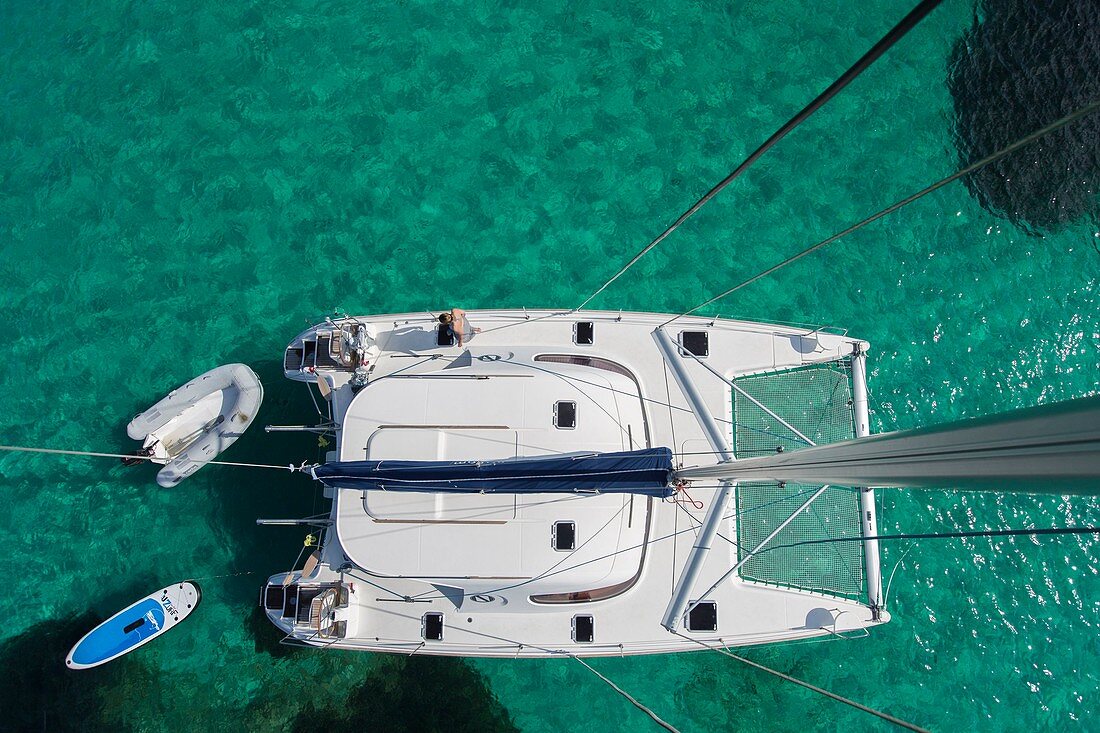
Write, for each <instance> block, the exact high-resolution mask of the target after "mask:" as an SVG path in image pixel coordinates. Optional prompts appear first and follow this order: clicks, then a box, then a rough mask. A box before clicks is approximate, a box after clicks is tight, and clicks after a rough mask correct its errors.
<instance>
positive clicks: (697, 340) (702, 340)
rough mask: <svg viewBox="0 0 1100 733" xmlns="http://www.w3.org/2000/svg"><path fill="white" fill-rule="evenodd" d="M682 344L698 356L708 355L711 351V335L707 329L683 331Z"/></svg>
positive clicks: (685, 349)
mask: <svg viewBox="0 0 1100 733" xmlns="http://www.w3.org/2000/svg"><path fill="white" fill-rule="evenodd" d="M680 346H682V347H683V348H684V351H687V352H688V353H691V354H695V355H696V356H707V355H708V354H709V353H710V336H709V335H708V334H707V332H706V331H681V332H680Z"/></svg>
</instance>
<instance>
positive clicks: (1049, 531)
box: [758, 527, 1100, 555]
mask: <svg viewBox="0 0 1100 733" xmlns="http://www.w3.org/2000/svg"><path fill="white" fill-rule="evenodd" d="M1037 535H1100V527H1041V528H1039V529H987V530H980V531H974V532H921V533H914V534H881V535H873V536H870V537H863V536H860V537H827V538H825V539H820V540H802V541H800V542H791V543H789V544H785V545H774V546H772V547H766V548H764V549H763V550H761V551H760V553H758V554H761V555H762V554H764V553H765V552H771V551H773V550H783V549H787V548H791V547H801V546H802V545H823V544H826V543H829V542H863V541H865V540H878V541H880V542H884V541H887V540H946V539H959V538H962V539H966V538H969V537H1019V536H1023V537H1030V536H1037Z"/></svg>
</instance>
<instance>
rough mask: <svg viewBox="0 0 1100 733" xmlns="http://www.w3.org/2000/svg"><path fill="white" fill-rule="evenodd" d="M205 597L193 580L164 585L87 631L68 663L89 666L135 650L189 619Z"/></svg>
mask: <svg viewBox="0 0 1100 733" xmlns="http://www.w3.org/2000/svg"><path fill="white" fill-rule="evenodd" d="M201 598H202V593H201V591H200V590H199V587H198V585H196V584H195V583H193V582H190V581H184V582H181V583H175V584H173V585H170V586H167V587H165V588H162V589H161V590H158V591H157V592H156V593H152V594H150V595H148V596H146V597H145V598H143V599H141V600H140V601H138V602H137V603H134V604H132V605H130V606H127V607H126V608H124V609H123V610H121V611H119V612H118V613H116V614H115V615H114V616H111V618H109V619H107V620H106V621H104V622H103V623H101V624H100V625H99V626H96V627H95V628H94V629H92V630H91V631H89V632H88V633H87V634H85V635H84V638H82V639H81V640H80V641H78V642H77V643H76V645H75V646H73V648H72V650H71V651H70V652H69V656H68V657H67V658H66V659H65V664H66V666H68V667H69V668H70V669H88V668H90V667H96V666H99V665H100V664H105V663H107V662H109V661H111V660H112V659H117V658H118V657H121V656H122V655H123V654H126V653H128V652H132V651H133V650H134V649H137V648H138V647H139V646H142V645H143V644H146V643H148V642H150V641H152V640H153V639H155V638H156V637H158V636H160V635H161V634H163V633H164V632H165V631H168V629H170V628H172V627H173V626H175V625H176V624H178V623H179V622H180V621H182V620H183V619H185V618H187V616H189V615H190V614H191V612H192V611H193V610H195V607H196V606H198V604H199V600H200V599H201Z"/></svg>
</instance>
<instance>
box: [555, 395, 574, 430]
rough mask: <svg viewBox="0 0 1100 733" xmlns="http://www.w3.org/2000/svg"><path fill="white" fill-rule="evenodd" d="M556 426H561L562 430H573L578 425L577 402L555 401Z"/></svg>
mask: <svg viewBox="0 0 1100 733" xmlns="http://www.w3.org/2000/svg"><path fill="white" fill-rule="evenodd" d="M554 427H556V428H561V429H562V430H572V429H573V428H575V427H577V403H576V402H566V401H564V400H563V401H561V402H555V403H554Z"/></svg>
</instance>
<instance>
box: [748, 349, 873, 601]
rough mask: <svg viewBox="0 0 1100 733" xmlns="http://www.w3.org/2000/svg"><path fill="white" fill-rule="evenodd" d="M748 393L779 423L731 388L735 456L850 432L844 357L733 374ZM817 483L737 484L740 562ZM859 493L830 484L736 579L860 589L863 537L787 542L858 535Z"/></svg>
mask: <svg viewBox="0 0 1100 733" xmlns="http://www.w3.org/2000/svg"><path fill="white" fill-rule="evenodd" d="M734 383H735V384H736V385H737V386H738V387H740V388H741V389H742V390H744V391H745V392H746V393H747V394H748V395H750V396H751V397H753V398H755V400H757V401H758V402H760V403H761V404H763V405H765V406H766V407H767V408H768V410H771V412H773V413H775V415H777V416H778V417H780V418H782V419H783V420H785V421H786V422H787V423H789V424H790V425H791V427H793V428H794V429H795V430H797V431H798V432H797V433H796V432H795V430H792V429H791V428H789V427H787V426H785V425H783V424H782V423H781V422H780V421H779V420H777V419H776V418H775V417H773V416H772V415H770V414H768V412H767V411H766V410H764V409H762V408H761V407H760V406H759V405H757V404H755V403H754V402H753V401H752V400H750V399H749V398H748V397H746V396H745V395H742V394H740V393H739V392H738V391H737V390H734V392H733V400H734V404H733V410H734V437H735V443H736V455H737V457H738V458H751V457H753V456H762V455H770V454H773V453H775V452H776V450H777V449H779V448H782V449H783V450H788V451H789V450H798V449H799V448H805V447H807V446H808V445H809V443H807V441H806V440H804V438H803V437H800V436H799V435H798V433H801V434H802V436H804V437H805V438H808V439H809V440H811V441H813V442H814V443H816V444H818V445H823V444H826V443H835V442H837V441H840V440H848V439H850V438H854V437H855V429H854V421H853V412H852V379H851V362H850V360H849V359H844V360H840V361H835V362H828V363H825V364H815V365H812V366H806V367H800V368H798V369H791V370H787V371H782V372H771V373H766V374H754V375H752V376H747V377H741V378H740V379H736V380H734ZM818 488H820V487H819V486H808V485H804V484H787V485H786V486H782V487H781V486H780V485H779V484H777V483H775V482H770V483H768V482H752V483H742V484H739V485H738V487H737V509H738V515H737V516H738V520H737V521H738V527H737V535H738V546H739V550H738V554H739V557H738V560H742V559H744V558H745V556H746V555H748V553H749V552H751V551H752V550H753V549H754V548H755V547H757V546H758V545H759V544H760V543H761V542H763V540H764V538H765V537H767V536H768V535H769V534H771V532H772V531H773V530H775V529H776V528H777V527H778V526H779V525H780V524H782V523H783V522H784V521H785V520H786V519H787V518H788V517H790V516H791V514H792V513H793V512H794V511H795V510H796V509H798V507H800V506H801V505H802V503H803V502H805V501H806V500H807V499H809V498H810V497H811V496H812V495H813V493H814V492H815V491H816V490H817V489H818ZM860 534H861V527H860V507H859V495H858V493H857V492H856V491H854V490H852V489H850V488H847V487H830V488H828V489H826V490H825V492H824V493H822V494H821V496H819V497H818V498H817V499H815V500H814V502H813V503H812V504H810V506H809V507H807V508H806V509H804V510H803V511H802V513H800V514H799V515H798V516H797V517H795V519H794V520H793V521H792V522H791V523H790V524H788V525H787V526H786V527H784V528H783V530H782V531H781V532H780V533H779V534H778V535H776V536H775V537H774V538H773V539H772V540H771V541H770V542H769V543H768V544H767V545H765V547H766V548H772V549H768V550H767V551H765V552H761V553H760V554H758V555H756V556H754V557H752V558H750V559H749V560H748V562H746V563H745V564H744V565H743V566H742V567H741V570H740V574H741V577H742V578H744V579H746V580H753V581H757V582H761V583H769V584H773V585H781V586H787V587H793V588H799V589H802V590H810V591H815V592H824V593H831V594H834V595H839V596H844V597H847V598H853V599H855V598H858V597H860V596H862V595H863V591H864V588H863V547H862V544H861V543H860V542H830V543H821V544H810V545H797V546H794V547H785V545H793V544H795V543H799V542H804V541H807V540H819V539H826V538H837V537H860Z"/></svg>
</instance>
